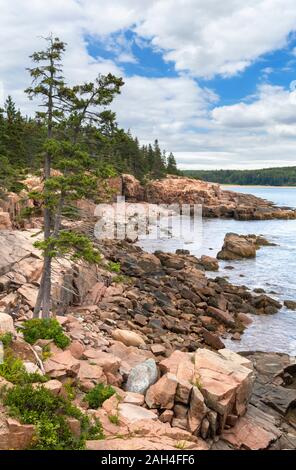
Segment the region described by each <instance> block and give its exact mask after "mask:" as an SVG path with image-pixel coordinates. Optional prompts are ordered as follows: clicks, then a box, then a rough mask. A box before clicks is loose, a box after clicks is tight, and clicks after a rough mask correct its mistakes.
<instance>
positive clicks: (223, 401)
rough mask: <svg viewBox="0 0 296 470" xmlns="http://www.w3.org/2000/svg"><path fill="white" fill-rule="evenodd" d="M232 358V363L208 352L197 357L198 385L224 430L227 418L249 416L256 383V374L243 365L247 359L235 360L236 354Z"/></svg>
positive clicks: (219, 355) (198, 351)
mask: <svg viewBox="0 0 296 470" xmlns="http://www.w3.org/2000/svg"><path fill="white" fill-rule="evenodd" d="M223 351H224V350H223V349H222V351H221V352H223ZM231 354H232V359H230V358H228V357H225V355H224V356H223V355H222V354H219V353H214V352H212V351H209V350H207V349H198V350H197V351H196V353H195V372H196V377H197V381H198V385H199V388H200V391H201V392H202V394H203V396H204V399H205V403H206V405H207V406H208V407H209V408H210V409H212V410H214V411H216V412H217V413H219V415H220V417H221V420H220V430H222V429H223V427H224V424H225V422H226V418H227V415H229V414H233V413H234V414H236V415H238V416H241V415H242V414H244V413H245V411H246V406H247V403H248V401H249V398H250V395H251V392H252V387H253V382H254V375H253V371H252V370H251V369H250V368H247V367H245V366H244V365H242V363H241V361H242V362H243V361H244V360H245V359H244V358H241V357H240V356H239V355H236V356H237V359H236V360H233V357H234V356H233V354H235V353H231Z"/></svg>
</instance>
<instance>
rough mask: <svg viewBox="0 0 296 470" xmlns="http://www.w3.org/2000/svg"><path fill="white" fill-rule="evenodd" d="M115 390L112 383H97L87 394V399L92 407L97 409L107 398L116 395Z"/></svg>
mask: <svg viewBox="0 0 296 470" xmlns="http://www.w3.org/2000/svg"><path fill="white" fill-rule="evenodd" d="M114 393H115V390H114V388H112V387H111V386H110V385H104V384H97V385H95V386H94V388H92V389H91V390H90V391H89V392H87V394H86V395H85V400H86V401H87V402H88V405H89V407H90V408H92V409H97V408H99V407H100V406H102V404H103V403H104V401H105V400H107V399H108V398H110V397H112V395H114Z"/></svg>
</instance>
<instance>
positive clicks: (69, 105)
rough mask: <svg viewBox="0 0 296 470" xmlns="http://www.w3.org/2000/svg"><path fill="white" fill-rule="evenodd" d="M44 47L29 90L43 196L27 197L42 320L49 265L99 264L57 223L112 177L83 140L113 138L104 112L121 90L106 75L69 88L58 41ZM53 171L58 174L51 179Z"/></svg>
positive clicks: (47, 304) (78, 237)
mask: <svg viewBox="0 0 296 470" xmlns="http://www.w3.org/2000/svg"><path fill="white" fill-rule="evenodd" d="M47 41H48V43H49V46H48V48H47V49H46V50H45V51H41V52H37V53H35V54H33V56H32V58H33V60H34V62H36V63H37V64H38V66H37V67H36V68H33V69H31V70H30V73H31V76H32V77H33V78H34V80H35V83H36V84H35V86H34V87H31V88H30V89H28V90H27V91H28V93H29V96H31V97H33V96H41V97H42V100H43V105H44V106H45V112H43V113H38V116H39V118H40V119H42V120H43V122H44V123H45V124H46V126H47V139H46V140H45V143H44V190H43V193H42V194H37V193H35V194H31V196H32V197H34V198H39V199H40V200H41V201H42V202H43V204H44V240H43V241H42V242H37V243H36V246H38V247H39V248H40V249H42V250H43V253H44V269H43V275H42V280H41V284H40V289H39V293H38V298H37V302H36V306H35V311H34V315H35V316H38V315H39V312H40V309H41V307H42V315H43V317H47V316H49V314H50V308H51V299H50V294H51V266H52V260H53V259H54V258H56V257H59V256H68V257H70V258H71V259H72V260H76V259H84V260H86V261H88V262H98V261H99V254H98V252H97V251H96V250H95V249H94V248H93V246H92V243H91V241H90V240H89V239H88V238H87V237H85V236H84V235H82V234H78V233H73V232H71V231H67V230H63V229H62V228H61V221H62V217H63V215H64V211H65V208H67V206H69V205H70V204H71V203H73V201H76V200H78V199H81V198H83V197H88V198H90V197H92V196H93V197H94V198H95V196H96V193H97V192H98V182H99V181H100V180H102V179H104V178H106V177H108V176H110V175H111V174H113V173H112V171H111V169H110V168H109V167H106V166H105V167H102V165H101V163H102V162H101V161H100V158H98V156H97V155H96V154H95V153H90V152H89V151H88V147H87V146H86V144H85V140H86V137H87V139H88V140H89V136H90V134H91V136H95V138H97V139H98V138H99V139H102V140H104V139H105V138H110V136H111V135H112V134H113V132H114V129H115V128H116V122H115V114H114V113H112V112H111V111H110V110H108V109H107V106H108V105H109V104H111V102H112V101H113V99H114V96H115V95H116V94H118V93H120V88H121V86H122V85H123V81H122V79H121V78H117V77H115V76H114V75H112V74H108V75H106V76H104V75H100V76H99V77H98V78H97V79H96V80H95V82H89V83H84V84H83V85H77V86H74V87H72V88H69V87H67V86H66V85H65V83H64V80H63V77H62V75H61V71H62V67H61V58H62V54H63V52H64V51H65V44H64V43H63V42H61V41H60V40H59V39H58V38H54V39H53V38H52V37H50V38H48V39H47ZM40 63H42V64H44V63H45V65H41V66H40ZM89 131H91V132H89ZM52 169H55V170H58V173H55V175H52V174H51V170H52Z"/></svg>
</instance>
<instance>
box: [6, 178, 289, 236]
mask: <svg viewBox="0 0 296 470" xmlns="http://www.w3.org/2000/svg"><path fill="white" fill-rule="evenodd" d="M23 184H24V185H25V187H26V189H24V190H22V191H21V192H20V193H19V194H14V193H9V194H7V195H6V196H5V198H3V199H0V230H10V229H12V228H29V227H30V228H34V227H39V226H40V225H41V219H40V217H39V218H38V217H36V216H34V217H33V218H31V219H29V220H26V219H24V218H23V216H22V214H23V211H24V210H25V211H31V210H32V209H34V211H35V212H36V210H37V212H38V206H39V202H38V201H37V200H32V199H30V198H28V194H29V193H30V192H32V191H37V192H38V191H40V189H41V188H42V181H41V179H40V177H37V176H28V177H27V178H26V179H25V180H24V181H23ZM100 194H101V197H102V200H104V201H108V200H109V201H110V202H111V201H112V200H114V199H115V198H116V196H117V195H120V196H125V198H126V200H127V201H128V202H130V203H132V202H136V203H138V202H145V203H149V204H163V205H170V204H176V205H182V204H183V205H184V204H190V205H193V204H200V205H202V215H203V217H221V218H234V219H237V220H269V219H295V218H296V210H295V209H291V208H288V207H277V206H276V205H274V204H273V203H272V202H270V201H267V200H265V199H262V198H259V197H256V196H253V195H251V194H243V193H238V192H235V191H228V190H223V189H222V188H221V186H220V185H219V184H217V183H208V182H206V181H200V180H195V179H191V178H185V177H180V176H171V175H168V176H167V177H166V178H164V179H162V180H155V181H150V182H148V183H147V184H145V185H143V184H141V183H140V182H139V181H138V180H137V179H135V178H134V177H133V176H132V175H128V174H124V175H121V176H120V177H116V178H110V180H109V181H108V190H106V188H103V189H102V188H100ZM77 206H78V207H77V208H78V210H79V211H80V215H81V216H82V217H83V215H84V216H93V215H94V211H95V204H94V203H92V202H91V201H86V200H84V201H79V202H78V204H77Z"/></svg>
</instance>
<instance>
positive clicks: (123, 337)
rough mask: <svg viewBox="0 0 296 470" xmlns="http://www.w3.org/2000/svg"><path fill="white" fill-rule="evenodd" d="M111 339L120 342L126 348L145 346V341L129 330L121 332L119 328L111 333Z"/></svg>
mask: <svg viewBox="0 0 296 470" xmlns="http://www.w3.org/2000/svg"><path fill="white" fill-rule="evenodd" d="M112 338H113V339H115V340H116V341H121V342H122V343H123V344H125V345H126V346H135V347H139V346H142V345H144V344H145V341H144V340H143V338H142V337H141V336H140V335H139V334H138V333H135V332H134V331H129V330H121V329H119V328H117V329H116V330H114V331H112Z"/></svg>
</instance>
